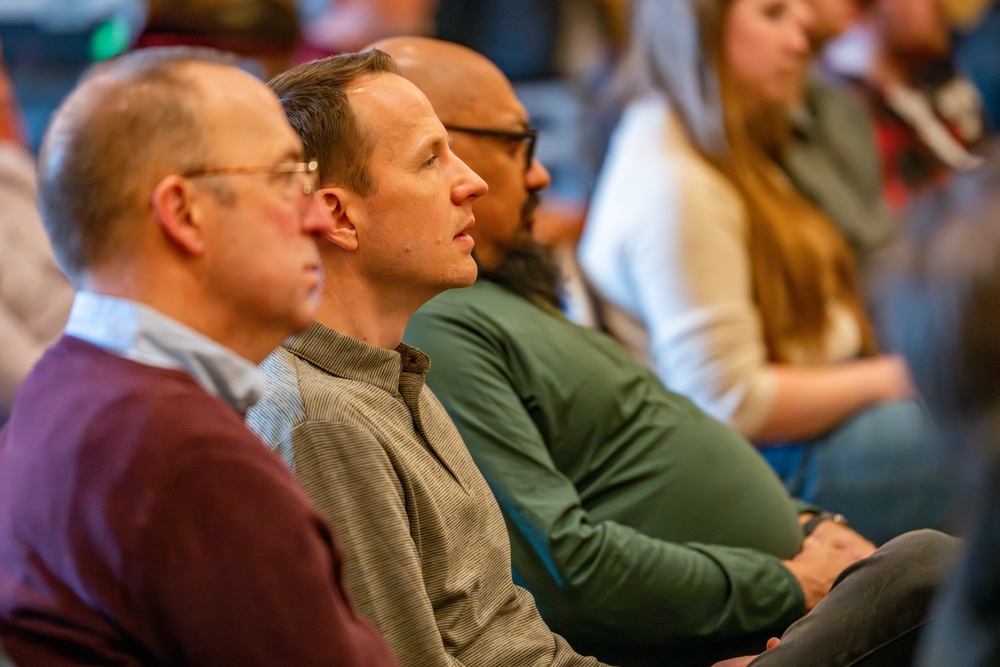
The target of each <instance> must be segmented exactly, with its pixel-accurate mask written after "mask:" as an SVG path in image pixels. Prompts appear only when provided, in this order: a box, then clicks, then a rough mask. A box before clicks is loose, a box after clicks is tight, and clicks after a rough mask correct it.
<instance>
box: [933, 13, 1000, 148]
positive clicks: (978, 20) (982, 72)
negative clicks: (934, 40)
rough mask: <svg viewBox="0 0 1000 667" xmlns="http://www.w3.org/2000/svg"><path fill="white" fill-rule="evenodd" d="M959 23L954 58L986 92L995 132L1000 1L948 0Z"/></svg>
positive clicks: (999, 106)
mask: <svg viewBox="0 0 1000 667" xmlns="http://www.w3.org/2000/svg"><path fill="white" fill-rule="evenodd" d="M945 2H946V7H947V8H948V10H949V15H950V18H951V22H952V24H953V25H954V26H955V27H956V29H957V31H958V34H957V38H956V39H957V43H956V46H955V62H956V64H957V65H958V68H959V70H960V71H961V72H963V73H964V74H966V75H967V76H968V77H969V78H970V79H972V80H973V81H974V82H975V84H976V86H977V87H978V88H979V92H980V93H981V94H982V96H983V112H984V114H985V115H986V119H987V121H988V123H989V129H990V131H991V132H992V133H995V132H997V130H1000V58H998V57H997V44H998V43H1000V1H998V0H945Z"/></svg>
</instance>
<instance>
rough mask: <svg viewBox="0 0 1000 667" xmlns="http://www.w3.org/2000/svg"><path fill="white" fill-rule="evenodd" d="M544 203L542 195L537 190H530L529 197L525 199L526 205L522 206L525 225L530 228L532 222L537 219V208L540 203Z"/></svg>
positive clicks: (522, 217) (522, 219) (522, 220)
mask: <svg viewBox="0 0 1000 667" xmlns="http://www.w3.org/2000/svg"><path fill="white" fill-rule="evenodd" d="M541 203H542V196H541V195H540V194H538V193H537V192H529V193H528V198H527V199H525V200H524V206H522V207H521V222H523V223H524V226H525V227H527V228H530V227H531V225H532V223H533V222H534V221H535V209H537V208H538V205H539V204H541Z"/></svg>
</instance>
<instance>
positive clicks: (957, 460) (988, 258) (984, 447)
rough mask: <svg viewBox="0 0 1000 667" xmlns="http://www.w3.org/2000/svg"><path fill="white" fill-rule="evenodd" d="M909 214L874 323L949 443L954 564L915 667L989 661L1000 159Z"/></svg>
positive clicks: (999, 403) (999, 431) (996, 562)
mask: <svg viewBox="0 0 1000 667" xmlns="http://www.w3.org/2000/svg"><path fill="white" fill-rule="evenodd" d="M984 154H985V155H987V156H988V157H987V162H986V164H985V165H984V166H983V167H981V168H979V169H977V170H974V171H971V172H969V173H966V174H960V175H957V176H956V177H955V178H954V179H953V181H952V182H951V184H950V185H949V187H948V188H947V189H946V190H943V191H938V192H935V193H933V194H932V195H931V196H930V197H928V198H925V199H921V200H920V201H919V206H917V207H914V215H913V218H912V219H911V220H910V224H909V229H908V230H907V231H908V234H907V238H906V241H905V243H904V244H903V247H902V249H901V252H900V254H899V255H898V256H897V257H896V258H895V260H896V261H895V263H894V267H895V269H896V273H895V275H894V276H893V280H892V287H891V288H890V289H889V294H890V297H891V298H890V299H889V300H887V302H886V304H887V308H886V310H887V312H886V315H885V320H886V322H887V324H888V326H889V331H890V334H891V338H892V339H893V342H895V343H896V344H897V345H898V346H899V349H900V350H901V352H902V353H903V354H904V355H905V356H906V358H907V361H909V364H910V368H912V369H913V379H914V382H915V383H916V385H917V386H918V387H919V388H920V390H921V394H922V395H923V397H924V400H925V401H926V403H927V406H928V408H929V410H930V411H931V412H932V413H933V414H934V415H935V417H937V418H938V420H939V421H940V423H941V424H942V426H943V428H944V429H946V430H947V432H948V433H949V434H950V435H951V437H950V438H949V440H948V445H949V446H948V459H949V461H950V463H951V467H952V469H953V473H954V478H955V480H956V481H957V482H958V483H959V484H960V485H961V489H962V501H963V504H962V506H963V509H964V510H965V513H966V519H965V521H964V522H963V532H964V533H965V534H966V536H967V538H968V547H967V549H966V551H965V555H964V557H963V559H962V561H961V563H960V564H959V565H958V567H957V569H956V571H955V572H954V573H953V575H952V577H951V580H950V581H949V582H948V583H947V584H945V586H944V588H943V590H942V592H941V594H940V595H939V597H938V600H937V602H936V604H935V607H936V613H937V617H938V618H937V619H936V620H935V621H934V623H933V624H932V625H931V626H930V628H929V629H928V630H927V631H926V632H925V633H924V638H923V641H922V644H923V646H922V651H921V656H920V660H919V661H918V663H917V664H919V665H920V666H921V667H938V666H940V665H956V666H959V665H961V666H965V665H968V666H972V665H997V664H1000V423H998V419H1000V380H998V378H1000V338H998V337H997V335H996V325H997V322H998V321H1000V151H998V150H997V146H993V147H992V150H991V151H984Z"/></svg>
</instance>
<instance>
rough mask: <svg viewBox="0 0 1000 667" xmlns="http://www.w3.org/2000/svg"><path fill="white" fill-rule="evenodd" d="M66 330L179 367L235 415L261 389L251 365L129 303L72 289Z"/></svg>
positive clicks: (131, 355) (146, 360)
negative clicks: (225, 403)
mask: <svg viewBox="0 0 1000 667" xmlns="http://www.w3.org/2000/svg"><path fill="white" fill-rule="evenodd" d="M66 334H67V335H70V336H73V337H74V338H80V339H81V340H85V341H87V342H88V343H92V344H94V345H97V346H98V347H100V348H103V349H105V350H107V351H108V352H111V353H113V354H117V355H118V356H121V357H124V358H126V359H130V360H132V361H135V362H138V363H140V364H146V365H147V366H156V367H159V368H173V369H177V370H182V371H185V372H186V373H188V374H189V375H190V376H191V377H193V378H194V379H195V381H196V382H197V383H198V384H199V385H200V386H201V387H202V388H203V389H204V390H205V391H207V392H208V393H210V394H212V395H214V396H218V397H219V398H221V399H223V400H224V401H226V402H227V403H228V404H229V405H230V406H232V407H233V409H235V410H237V411H239V412H240V413H244V412H246V411H247V409H248V408H249V407H250V406H251V405H253V404H254V403H256V402H257V400H258V399H259V398H260V395H261V392H262V391H263V389H264V379H263V376H261V374H260V371H258V370H257V367H256V366H255V365H254V364H253V363H251V362H250V361H248V360H247V359H244V358H243V357H241V356H239V355H238V354H236V353H235V352H233V351H232V350H230V349H228V348H226V347H224V346H223V345H220V344H219V343H217V342H215V341H214V340H212V339H211V338H208V337H207V336H204V335H202V334H200V333H198V332H197V331H194V330H193V329H191V328H189V327H186V326H184V325H183V324H181V323H180V322H178V321H176V320H174V319H172V318H170V317H167V316H166V315H164V314H163V313H160V312H158V311H156V310H154V309H153V308H150V307H149V306H145V305H143V304H141V303H137V302H135V301H129V300H127V299H119V298H116V297H111V296H104V295H100V294H94V293H93V292H85V291H81V292H78V293H77V295H76V298H75V299H74V300H73V308H72V310H71V311H70V315H69V320H68V322H67V323H66Z"/></svg>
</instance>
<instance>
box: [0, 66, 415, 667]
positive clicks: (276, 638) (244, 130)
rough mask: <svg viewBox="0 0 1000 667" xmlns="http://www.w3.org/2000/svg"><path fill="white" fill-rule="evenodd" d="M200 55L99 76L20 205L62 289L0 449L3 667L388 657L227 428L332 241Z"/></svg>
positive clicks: (324, 536) (236, 95)
mask: <svg viewBox="0 0 1000 667" xmlns="http://www.w3.org/2000/svg"><path fill="white" fill-rule="evenodd" d="M229 63H230V61H229V60H227V59H226V58H224V57H222V56H220V55H219V54H216V53H215V52H211V51H204V50H187V49H176V50H173V49H163V50H155V49H154V50H149V51H141V52H137V53H135V54H131V55H129V56H126V57H124V58H122V59H120V60H118V61H115V62H112V63H110V64H107V65H102V66H100V67H99V68H98V69H97V70H95V71H94V72H93V73H92V74H90V75H89V76H88V78H86V79H85V81H84V83H83V84H82V85H81V86H80V87H79V88H78V89H77V90H76V91H74V92H73V93H72V94H71V95H70V97H69V98H68V99H67V100H66V102H65V103H64V104H63V105H62V106H61V107H60V109H59V111H58V112H57V113H56V115H55V117H54V120H53V122H52V125H51V126H50V127H49V129H48V131H47V133H46V137H45V140H44V142H43V146H42V152H41V156H40V167H39V202H40V207H41V213H42V219H43V221H44V223H45V226H46V230H47V232H48V234H49V237H50V240H51V242H52V246H53V249H54V251H55V254H56V257H57V259H58V261H59V263H60V266H61V268H62V269H63V271H64V272H65V273H66V274H67V275H68V276H69V277H70V279H71V280H72V282H73V283H74V286H75V287H76V288H77V289H78V294H77V297H76V300H75V302H74V304H73V309H72V312H71V314H70V317H69V322H68V323H67V325H66V330H65V332H64V335H63V336H62V338H61V339H60V340H59V341H58V342H57V343H56V344H55V345H54V347H52V348H51V349H49V350H48V351H47V352H46V354H45V355H44V356H43V357H42V359H41V361H40V362H39V363H38V364H37V365H36V366H35V368H34V369H33V370H32V372H31V373H30V375H29V376H28V378H27V380H26V381H25V382H24V384H23V385H22V387H21V389H20V391H19V393H18V395H17V397H16V399H15V402H14V407H13V411H12V414H11V418H10V421H9V422H8V424H7V426H6V428H5V429H4V430H3V431H2V432H0V563H2V564H3V565H2V567H0V640H2V642H3V646H4V649H5V651H6V652H7V653H8V654H9V656H10V658H11V659H12V660H13V662H14V663H16V664H18V665H20V666H21V667H32V666H33V665H45V666H46V667H59V666H61V665H80V664H116V665H206V666H207V665H213V666H219V665H233V666H236V665H239V666H241V667H243V666H247V665H261V666H264V665H267V666H272V665H273V666H275V667H277V666H279V665H296V667H305V666H315V667H329V665H334V664H336V665H352V666H359V667H360V666H366V667H376V666H378V667H381V666H382V665H395V664H396V661H395V658H394V657H393V655H392V653H391V651H390V649H389V648H388V646H387V645H386V644H385V642H384V640H383V639H382V638H381V637H380V636H379V635H378V633H377V632H376V631H375V630H374V628H372V626H371V625H370V624H369V623H368V622H367V621H366V620H365V619H363V618H362V617H361V616H360V615H359V614H358V613H357V612H356V611H355V610H354V608H353V605H352V602H351V599H350V596H349V594H348V592H347V590H346V587H345V585H344V582H343V580H342V576H341V560H342V556H341V552H340V549H339V546H338V545H337V543H336V542H335V541H334V538H333V536H332V535H331V533H330V531H329V530H328V529H327V527H326V525H325V523H324V522H323V519H322V518H321V517H320V516H319V515H318V514H317V513H316V512H315V510H313V509H312V506H311V505H310V503H309V502H308V499H307V498H306V495H305V494H304V493H303V492H302V490H301V488H300V487H299V486H298V485H297V483H296V482H295V480H294V478H293V477H292V475H291V473H290V472H289V471H288V470H287V468H286V467H285V466H284V464H283V463H282V461H281V460H280V458H278V457H277V456H275V455H274V454H273V453H271V452H270V451H268V449H267V448H266V447H265V446H264V445H263V444H262V443H261V442H260V440H259V439H257V438H256V437H255V436H254V435H253V433H251V432H250V431H249V430H248V429H247V428H246V426H245V424H244V421H243V413H244V412H245V411H246V409H247V408H248V407H249V406H250V405H251V404H253V402H254V401H256V400H257V398H258V396H259V394H260V392H261V389H262V386H263V380H262V378H260V376H259V374H258V371H257V369H256V366H255V364H256V363H257V362H259V361H260V360H262V359H263V358H264V357H265V356H266V355H267V354H268V352H270V351H271V350H272V349H273V348H274V347H275V346H276V345H277V344H278V343H280V342H281V341H282V340H283V339H284V338H286V337H287V336H289V335H290V334H292V333H294V332H296V331H299V330H301V329H303V328H305V327H306V326H308V325H309V323H310V322H311V321H312V319H313V316H314V314H315V303H314V296H315V292H316V291H317V289H318V287H319V283H320V278H321V275H320V266H319V256H318V253H317V248H316V240H317V238H318V237H320V236H321V235H322V234H325V233H327V232H328V225H327V224H326V221H325V219H324V218H323V217H322V216H321V215H319V212H318V209H317V208H316V206H315V202H314V201H313V199H312V193H313V189H314V185H315V180H314V175H315V173H316V170H317V163H316V162H315V161H312V160H306V159H305V158H304V155H303V151H302V144H301V142H300V141H299V139H298V137H297V136H296V135H295V133H294V132H293V131H292V129H291V127H289V126H288V123H287V122H286V120H285V118H284V114H282V112H281V107H280V105H279V104H278V101H277V99H275V97H274V95H273V93H271V92H270V91H269V90H268V89H267V87H266V86H264V85H263V84H262V83H260V82H258V81H257V80H255V79H253V78H252V77H250V76H249V75H247V74H245V73H243V72H241V71H239V70H237V69H236V68H234V67H232V66H231V65H230V64H229Z"/></svg>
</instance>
